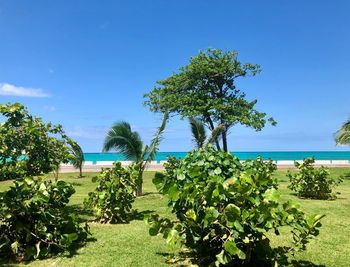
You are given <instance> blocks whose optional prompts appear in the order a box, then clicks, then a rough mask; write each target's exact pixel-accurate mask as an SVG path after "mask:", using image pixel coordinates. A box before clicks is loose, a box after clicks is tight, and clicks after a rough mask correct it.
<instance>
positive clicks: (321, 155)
mask: <svg viewBox="0 0 350 267" xmlns="http://www.w3.org/2000/svg"><path fill="white" fill-rule="evenodd" d="M189 152H190V151H182V152H175V151H162V152H158V153H157V154H156V156H155V160H156V161H157V162H159V161H163V160H167V158H168V156H174V157H176V158H179V159H181V158H184V157H185V156H186V155H187V154H188V153H189ZM230 153H231V154H233V155H235V156H237V157H238V158H239V159H240V160H247V159H254V158H257V157H258V156H261V157H262V158H263V159H272V160H303V159H305V158H309V157H313V158H315V159H316V160H350V151H330V150H329V151H230ZM84 156H85V161H92V162H94V163H96V162H97V161H124V160H126V159H125V157H124V156H123V154H122V153H118V152H107V153H105V152H86V153H84Z"/></svg>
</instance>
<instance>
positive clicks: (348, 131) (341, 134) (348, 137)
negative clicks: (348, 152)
mask: <svg viewBox="0 0 350 267" xmlns="http://www.w3.org/2000/svg"><path fill="white" fill-rule="evenodd" d="M335 142H336V143H337V145H350V119H349V120H348V121H347V122H345V123H344V124H343V125H342V127H341V128H340V130H338V131H337V133H336V134H335Z"/></svg>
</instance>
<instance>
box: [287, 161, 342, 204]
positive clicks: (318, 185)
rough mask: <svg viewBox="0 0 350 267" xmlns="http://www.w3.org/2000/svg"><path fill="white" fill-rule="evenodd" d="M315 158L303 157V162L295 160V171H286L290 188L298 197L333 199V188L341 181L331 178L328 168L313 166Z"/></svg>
mask: <svg viewBox="0 0 350 267" xmlns="http://www.w3.org/2000/svg"><path fill="white" fill-rule="evenodd" d="M314 163H315V159H313V158H307V159H304V161H303V163H299V162H295V167H297V168H298V172H297V173H292V172H290V171H288V174H287V176H288V178H289V181H290V185H289V186H288V187H289V188H290V189H291V190H293V191H295V192H296V193H297V195H298V196H299V197H304V198H314V199H334V198H336V194H335V193H334V192H333V189H334V188H335V187H336V186H337V185H339V183H341V182H342V179H341V178H338V179H333V178H332V177H331V175H330V172H329V169H328V168H325V167H324V166H321V167H319V168H315V166H314Z"/></svg>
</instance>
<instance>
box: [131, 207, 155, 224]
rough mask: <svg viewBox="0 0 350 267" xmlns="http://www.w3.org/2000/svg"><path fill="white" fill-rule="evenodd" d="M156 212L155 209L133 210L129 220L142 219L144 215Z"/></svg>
mask: <svg viewBox="0 0 350 267" xmlns="http://www.w3.org/2000/svg"><path fill="white" fill-rule="evenodd" d="M154 212H156V211H155V210H143V211H141V212H139V211H138V210H133V212H132V214H131V216H130V220H129V222H130V221H134V220H136V221H143V219H144V218H145V216H146V215H149V214H152V213H154Z"/></svg>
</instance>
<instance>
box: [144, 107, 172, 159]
mask: <svg viewBox="0 0 350 267" xmlns="http://www.w3.org/2000/svg"><path fill="white" fill-rule="evenodd" d="M168 119H169V113H168V112H165V113H164V116H163V120H162V124H161V125H160V127H159V128H158V130H157V132H156V134H155V135H154V137H153V139H152V142H151V145H150V146H149V149H148V157H147V159H146V161H148V162H149V161H152V160H154V159H155V155H156V153H157V152H158V147H159V144H160V142H161V141H162V140H163V132H164V130H165V126H166V124H167V122H168Z"/></svg>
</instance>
